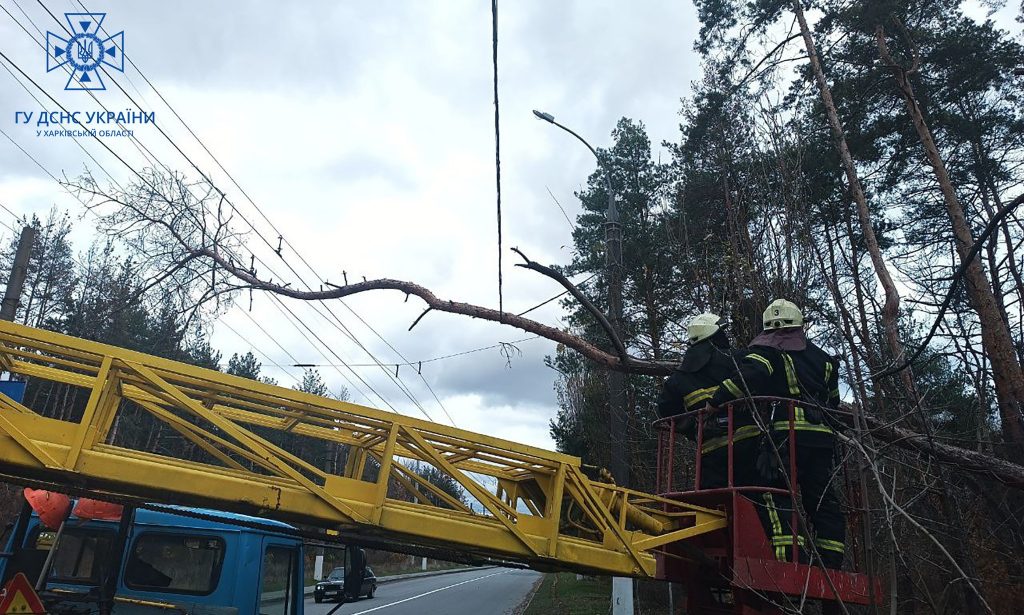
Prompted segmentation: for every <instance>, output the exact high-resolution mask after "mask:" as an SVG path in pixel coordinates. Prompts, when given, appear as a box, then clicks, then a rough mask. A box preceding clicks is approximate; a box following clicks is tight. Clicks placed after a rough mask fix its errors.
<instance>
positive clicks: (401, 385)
mask: <svg viewBox="0 0 1024 615" xmlns="http://www.w3.org/2000/svg"><path fill="white" fill-rule="evenodd" d="M37 2H38V3H39V4H40V6H42V7H43V9H44V10H46V11H47V13H49V14H50V16H51V17H52V18H53V19H54V20H55V21H57V23H58V24H60V25H61V27H62V28H64V31H65V32H68V31H67V28H65V27H64V26H63V24H61V23H60V21H59V20H58V19H57V18H56V16H55V15H54V14H53V13H52V12H51V11H50V10H49V9H48V8H47V7H46V5H45V4H43V2H42V0H37ZM78 4H79V6H81V7H82V10H84V11H86V12H89V11H88V9H87V8H86V7H85V5H84V4H83V3H82V2H81V1H79V2H78ZM23 12H24V11H23ZM100 28H101V30H103V31H104V33H105V34H109V33H107V32H106V30H105V29H103V28H102V25H101V26H100ZM37 29H38V28H37ZM68 34H69V35H70V34H71V33H70V32H68ZM122 54H123V50H122ZM124 57H125V59H126V60H127V61H128V63H129V64H130V65H131V66H132V67H133V68H135V70H136V71H137V72H138V73H139V75H140V76H141V77H142V78H143V79H144V80H145V81H146V83H147V85H149V87H150V88H151V89H153V91H154V92H155V93H156V94H157V96H158V97H159V98H160V100H161V101H162V102H163V103H164V104H165V105H166V106H167V108H168V109H169V110H170V111H171V113H172V114H173V115H174V116H175V117H176V118H177V119H178V121H179V122H181V123H182V125H183V126H184V127H185V128H186V130H188V132H189V134H191V135H192V136H193V137H194V138H195V139H196V141H197V142H198V143H199V145H200V146H201V147H202V148H203V150H204V151H206V153H207V154H209V155H210V157H211V158H212V159H213V160H214V162H215V163H216V164H217V166H218V167H219V168H220V169H221V170H222V171H223V172H224V173H225V175H227V177H228V178H229V179H230V180H231V181H232V183H233V184H234V185H235V186H236V187H237V188H238V189H239V191H240V192H241V193H242V194H243V195H244V196H245V197H246V199H247V200H248V201H249V203H250V204H251V205H252V206H253V208H254V209H255V210H256V211H257V213H259V215H260V216H261V217H262V218H263V219H264V221H265V222H266V223H267V224H268V225H270V227H271V228H272V229H273V230H274V231H275V232H278V237H279V239H280V240H281V241H282V242H283V243H287V244H288V245H289V247H291V248H292V250H293V252H294V253H295V254H296V256H297V257H298V258H299V260H300V261H301V262H302V263H303V264H304V265H305V266H306V268H307V269H309V270H310V271H311V272H312V273H313V275H314V276H315V277H317V278H318V279H319V280H320V282H321V283H325V282H326V280H325V279H324V278H323V277H322V276H320V275H319V274H318V273H317V272H316V270H315V269H313V267H312V266H311V265H310V264H309V263H308V262H307V261H306V259H305V258H303V257H302V255H301V254H300V253H299V252H298V250H296V249H295V247H294V246H292V244H291V243H290V242H288V241H287V240H286V239H285V238H284V236H283V234H282V233H281V232H280V231H279V230H278V229H277V227H276V226H275V225H274V224H273V223H272V222H271V221H270V219H269V218H268V217H267V215H266V214H265V213H264V212H263V211H262V209H261V208H260V207H259V206H258V205H257V204H256V203H255V202H254V201H253V199H252V198H251V197H250V196H249V195H248V193H247V192H246V191H245V190H244V189H243V188H242V187H241V185H239V183H238V182H237V181H236V180H235V179H234V177H233V176H232V175H231V174H230V173H228V171H227V170H226V169H225V168H224V166H223V165H222V164H221V163H220V161H219V160H218V159H217V158H216V157H215V156H214V155H213V153H212V152H210V150H209V148H207V147H206V144H205V143H203V142H202V140H201V139H200V138H199V136H198V135H196V133H195V132H194V131H193V130H192V128H191V127H190V126H189V125H188V124H187V123H186V122H185V121H184V119H183V118H181V116H180V115H179V114H178V112H177V111H176V110H175V109H174V108H173V107H172V106H171V105H170V103H169V102H168V101H167V100H166V99H165V98H164V97H163V95H162V94H161V93H160V92H159V90H157V89H156V86H154V85H153V84H152V83H151V82H150V81H149V79H148V78H147V77H146V76H145V74H144V73H143V72H142V70H141V69H140V68H139V67H138V66H137V65H136V64H135V63H134V61H132V60H131V58H130V57H128V56H127V55H124ZM100 68H101V69H102V70H103V72H104V74H105V75H107V77H108V78H109V79H110V80H111V82H113V83H114V84H115V85H117V86H118V89H120V90H121V92H122V93H123V94H124V95H125V96H126V97H127V98H128V99H129V100H130V101H131V102H132V104H134V105H135V106H136V107H139V105H138V104H137V103H136V102H135V101H134V99H132V98H131V96H130V95H129V94H128V93H127V92H126V91H124V88H122V87H121V86H120V84H119V83H118V82H117V80H116V79H114V78H113V76H112V75H111V74H110V73H109V72H108V71H107V70H106V69H105V68H103V67H102V66H101V67H100ZM129 82H131V81H130V79H129ZM132 85H133V87H134V84H132ZM135 89H136V91H138V88H135ZM140 96H141V93H140ZM140 109H141V108H140ZM156 128H157V130H158V131H159V132H160V134H161V135H163V136H164V138H165V139H166V140H167V141H168V142H170V143H171V145H172V146H173V147H174V148H175V149H176V150H178V152H179V153H180V154H181V155H182V156H183V157H184V158H185V159H186V160H187V161H188V162H189V164H191V165H192V167H193V168H194V169H195V170H196V172H198V173H199V174H200V175H201V176H202V177H203V178H204V179H205V180H206V181H207V182H208V183H209V184H210V185H211V186H213V187H214V189H215V190H217V192H218V193H219V194H220V195H221V196H222V197H224V199H225V202H227V203H228V205H229V206H230V207H231V209H232V211H234V212H235V213H236V214H237V215H238V216H239V217H240V218H242V220H243V221H244V222H245V223H246V224H247V225H248V226H249V228H250V229H252V230H253V232H255V233H256V234H257V236H259V237H260V239H262V240H263V242H264V243H265V244H266V245H267V246H268V247H269V248H271V250H273V251H275V252H276V253H277V254H278V257H280V258H281V260H282V261H283V262H284V263H285V265H286V266H287V267H288V269H289V270H290V271H291V272H292V273H293V274H294V275H295V276H296V278H298V280H299V281H300V282H302V284H303V285H305V286H306V288H307V289H308V290H310V291H312V286H311V285H310V284H309V283H308V282H306V281H305V279H303V277H302V276H301V275H300V274H299V273H298V272H297V271H296V270H295V269H294V268H293V267H292V266H291V265H290V264H289V263H288V262H287V260H286V259H285V258H284V256H283V255H282V254H281V253H280V245H279V247H278V248H277V249H275V248H274V246H273V244H272V243H271V242H270V241H269V240H268V239H267V238H266V237H265V236H264V235H263V234H262V233H261V232H260V231H259V230H258V229H256V227H255V225H254V224H252V222H251V221H250V220H249V219H248V218H247V217H246V216H245V215H244V214H243V213H241V212H240V211H239V210H238V209H237V208H236V207H235V205H234V203H233V202H231V200H230V199H227V197H226V195H225V194H224V192H223V191H222V190H220V189H219V188H218V187H217V186H216V185H215V184H213V181H212V179H211V178H210V177H209V176H208V175H207V174H206V173H204V172H203V171H202V169H200V168H199V166H198V165H197V164H196V163H195V162H194V161H193V160H192V159H191V158H189V157H188V155H186V154H185V153H184V152H183V151H182V150H181V148H180V147H178V145H177V144H176V143H174V141H173V140H172V139H171V138H170V137H169V136H168V135H167V134H166V133H165V132H164V131H163V129H162V128H160V127H159V126H156ZM147 151H148V150H147ZM164 166H165V168H167V167H166V165H164ZM168 171H169V169H168ZM264 264H265V263H264ZM268 269H269V267H268ZM320 303H321V304H322V305H324V307H325V308H326V309H327V311H328V312H329V313H330V314H331V316H332V318H333V319H334V320H335V321H336V322H337V326H335V328H338V327H339V326H340V327H341V328H343V329H344V331H343V333H344V334H346V336H348V337H349V338H350V339H352V340H353V342H355V343H356V344H357V345H359V346H360V347H361V348H362V349H363V350H364V351H365V352H366V353H367V355H368V356H369V357H370V358H371V359H373V360H374V361H375V362H377V363H379V364H380V366H381V369H382V370H384V371H385V373H386V374H388V375H389V378H391V376H390V372H389V371H387V370H386V369H385V368H384V365H385V364H384V363H382V362H380V360H379V359H377V358H376V357H375V356H374V355H373V354H372V352H370V351H369V349H368V348H366V347H365V345H363V344H362V343H361V342H359V341H358V339H357V338H355V336H354V334H352V333H351V331H350V330H348V328H347V327H346V326H345V325H344V323H342V321H341V319H340V317H338V315H337V314H336V313H334V311H333V309H331V307H330V306H329V305H328V304H326V303H325V302H324V301H323V300H320ZM341 303H342V305H344V306H345V308H346V309H348V310H349V311H350V312H351V313H352V314H353V315H355V316H356V317H357V318H358V319H359V320H360V322H362V323H363V324H364V325H365V326H366V327H367V328H369V329H370V330H371V331H372V332H373V333H374V334H375V335H376V336H377V337H378V338H379V339H381V341H383V342H384V343H385V344H386V345H387V346H388V347H389V348H391V350H393V351H394V352H396V354H398V355H399V357H400V358H402V359H403V360H405V357H403V356H402V355H401V353H399V352H398V351H397V349H396V348H395V347H394V346H393V345H392V344H391V343H390V342H388V341H387V340H386V339H384V337H383V336H381V335H380V333H378V332H377V331H376V330H375V329H374V328H373V327H372V326H370V324H369V323H367V322H366V321H365V320H364V319H363V318H362V317H361V316H359V315H358V314H357V313H356V312H355V310H353V309H352V308H351V307H350V306H348V304H347V303H345V302H344V301H342V302H341ZM332 324H333V323H332ZM339 330H341V329H339ZM419 375H420V378H421V380H422V381H423V383H424V385H425V386H426V387H427V388H428V389H429V390H430V392H431V394H432V395H433V396H434V399H435V400H436V401H437V403H438V405H439V406H440V407H441V409H442V411H443V412H444V413H445V415H446V416H448V418H449V420H450V421H451V415H450V414H449V413H448V410H447V408H445V407H444V404H443V403H442V402H441V400H440V398H439V397H438V396H437V394H436V393H435V392H434V390H433V388H431V387H430V384H429V382H427V381H426V379H425V378H423V376H422V374H419ZM396 378H397V382H396V385H397V386H398V387H399V389H401V390H402V391H403V393H405V394H406V396H407V397H410V398H411V399H412V398H414V396H413V395H412V393H411V390H410V389H409V388H408V386H407V385H405V384H404V382H402V381H401V379H400V378H399V377H394V378H392V380H393V381H395V380H396ZM412 400H413V402H414V404H416V405H417V406H420V409H421V410H422V406H421V405H420V404H419V402H418V401H416V400H414V399H412ZM453 425H454V422H453Z"/></svg>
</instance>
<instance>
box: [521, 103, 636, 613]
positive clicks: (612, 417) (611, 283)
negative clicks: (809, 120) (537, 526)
mask: <svg viewBox="0 0 1024 615" xmlns="http://www.w3.org/2000/svg"><path fill="white" fill-rule="evenodd" d="M533 114H534V115H535V116H536V117H537V118H538V119H541V120H544V121H545V122H548V123H549V124H554V125H555V126H558V127H559V128H561V129H562V130H564V131H565V132H567V133H569V134H571V135H572V136H574V137H576V139H578V140H579V141H580V143H582V144H583V145H586V146H587V149H589V150H590V153H591V154H593V155H594V158H596V159H597V166H598V168H599V169H601V175H603V176H604V188H605V192H607V193H608V207H607V208H606V209H605V222H604V248H605V252H604V265H605V276H606V277H607V280H608V322H609V324H611V326H612V332H613V333H614V334H615V336H616V337H618V338H619V339H620V340H621V339H622V223H621V222H620V221H619V210H618V207H616V205H615V191H614V190H613V189H612V178H611V172H610V170H609V169H608V167H607V166H606V165H604V164H602V162H601V157H600V156H598V155H597V150H595V149H594V148H593V146H591V145H590V143H587V141H586V139H584V138H583V137H581V136H579V135H578V134H576V132H575V131H573V130H572V129H571V128H568V127H566V126H563V125H562V124H559V123H558V122H556V121H555V116H553V115H551V114H550V113H545V112H543V111H537V110H534V112H533ZM608 410H609V418H608V446H609V447H610V450H609V453H610V455H611V458H610V459H609V460H608V465H609V466H611V467H609V468H608V470H609V471H610V472H611V473H612V476H613V477H614V478H615V483H616V484H617V485H620V486H623V487H627V486H629V479H630V476H629V441H628V433H627V430H628V428H629V418H628V416H627V413H626V375H625V374H624V373H622V372H620V371H618V370H609V372H608ZM633 610H634V609H633V579H630V578H628V577H614V578H613V579H612V615H633Z"/></svg>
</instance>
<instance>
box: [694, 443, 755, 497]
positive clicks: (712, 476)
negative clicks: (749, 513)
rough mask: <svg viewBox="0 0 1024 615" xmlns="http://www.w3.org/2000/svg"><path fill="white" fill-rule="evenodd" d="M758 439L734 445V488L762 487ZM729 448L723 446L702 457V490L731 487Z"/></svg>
mask: <svg viewBox="0 0 1024 615" xmlns="http://www.w3.org/2000/svg"><path fill="white" fill-rule="evenodd" d="M757 442H758V438H749V439H747V440H740V441H739V442H734V443H733V445H732V483H733V486H734V487H749V486H756V485H761V484H763V483H764V480H763V479H761V478H760V476H758V474H757V469H756V468H755V465H754V462H755V460H756V459H757ZM728 463H729V457H728V447H727V446H723V447H721V448H717V449H715V450H713V451H709V452H707V453H703V454H702V455H701V466H700V488H701V489H718V488H720V487H728V486H729V466H728Z"/></svg>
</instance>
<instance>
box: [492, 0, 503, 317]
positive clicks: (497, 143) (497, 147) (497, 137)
mask: <svg viewBox="0 0 1024 615" xmlns="http://www.w3.org/2000/svg"><path fill="white" fill-rule="evenodd" d="M491 64H492V66H493V67H494V184H495V191H496V199H497V209H498V313H499V314H503V313H504V312H505V305H504V298H503V297H502V292H501V284H502V280H501V256H502V249H501V125H500V122H499V113H498V111H499V106H498V0H491Z"/></svg>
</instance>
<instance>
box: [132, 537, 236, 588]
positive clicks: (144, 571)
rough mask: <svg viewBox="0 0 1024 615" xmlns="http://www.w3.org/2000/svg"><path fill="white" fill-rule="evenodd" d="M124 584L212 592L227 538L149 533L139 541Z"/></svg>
mask: <svg viewBox="0 0 1024 615" xmlns="http://www.w3.org/2000/svg"><path fill="white" fill-rule="evenodd" d="M129 558H130V559H129V560H128V565H127V566H125V575H124V583H125V585H127V586H128V587H131V588H133V589H142V590H146V591H157V592H173V593H180V594H199V595H202V594H209V593H210V592H212V591H213V590H214V589H215V588H216V587H217V581H218V579H219V578H220V568H221V564H222V563H223V560H224V541H223V540H221V539H220V538H218V537H216V536H190V535H185V534H163V533H145V534H142V535H141V536H139V537H138V538H137V539H136V540H135V544H134V545H132V550H131V553H129Z"/></svg>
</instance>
